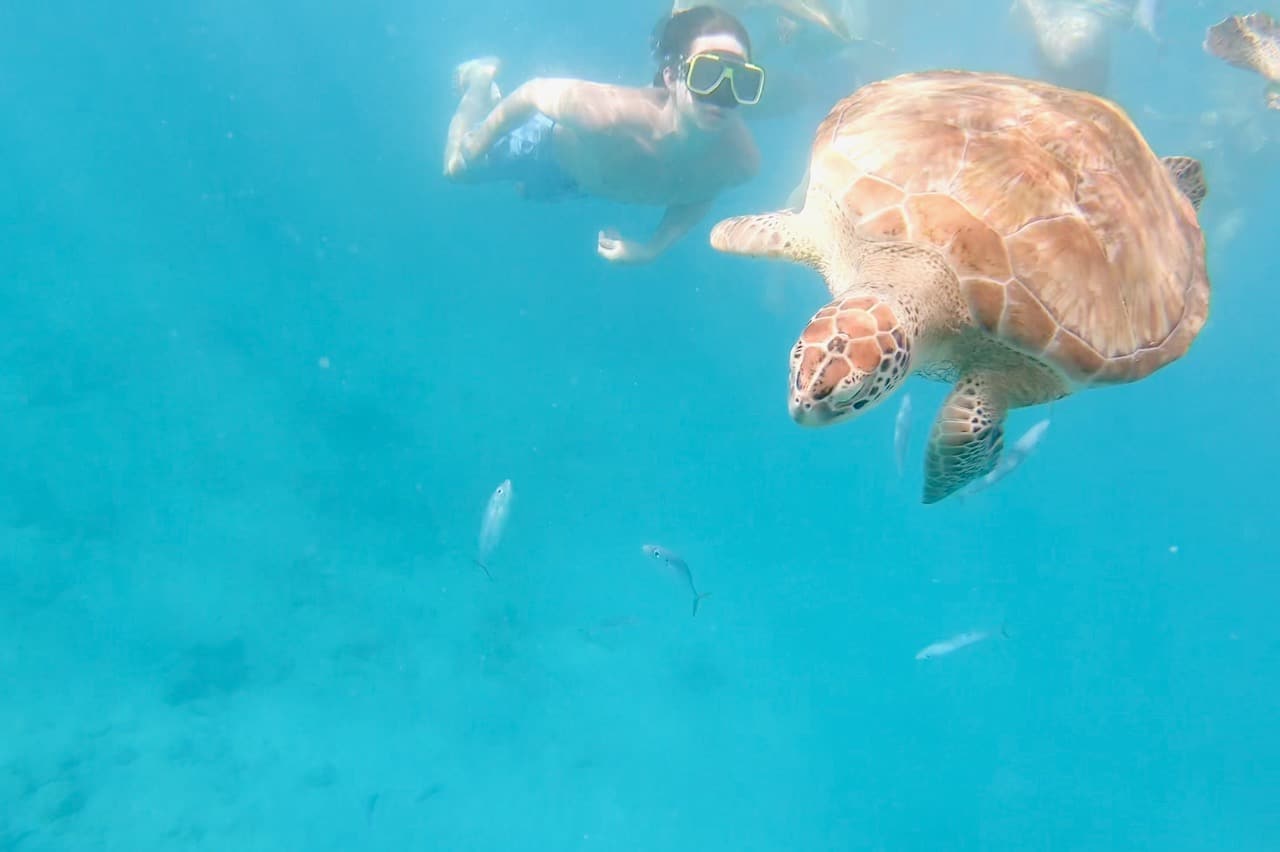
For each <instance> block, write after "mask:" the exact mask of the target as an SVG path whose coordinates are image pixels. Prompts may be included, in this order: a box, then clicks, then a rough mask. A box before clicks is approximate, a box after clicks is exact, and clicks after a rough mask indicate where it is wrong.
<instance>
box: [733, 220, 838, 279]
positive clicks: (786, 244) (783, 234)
mask: <svg viewBox="0 0 1280 852" xmlns="http://www.w3.org/2000/svg"><path fill="white" fill-rule="evenodd" d="M711 247H712V248H714V249H715V250H716V251H722V252H724V253H726V254H741V255H747V256H750V257H766V258H770V259H773V260H792V261H795V262H797V263H803V264H805V265H807V266H811V267H814V268H818V267H820V266H821V264H822V252H821V251H820V250H819V247H818V244H817V241H816V240H815V239H814V236H813V234H812V232H811V231H810V228H809V226H808V225H807V224H805V221H804V220H803V219H801V217H800V214H799V213H793V212H791V211H789V210H783V211H779V212H777V213H760V214H758V215H754V216H735V217H733V218H731V219H725V220H723V221H721V222H718V223H716V226H715V227H714V228H712V229H711Z"/></svg>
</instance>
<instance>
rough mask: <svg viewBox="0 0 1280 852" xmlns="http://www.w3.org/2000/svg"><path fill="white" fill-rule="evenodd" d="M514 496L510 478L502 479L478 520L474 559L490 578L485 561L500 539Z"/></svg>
mask: <svg viewBox="0 0 1280 852" xmlns="http://www.w3.org/2000/svg"><path fill="white" fill-rule="evenodd" d="M514 497H515V493H514V492H513V491H512V490H511V480H510V479H504V480H502V484H501V485H499V486H498V487H497V488H495V489H494V491H493V494H492V495H490V497H489V504H488V505H487V506H485V510H484V520H482V521H481V522H480V541H479V546H478V547H477V549H476V558H475V560H474V561H475V563H476V565H478V566H480V570H481V571H484V574H485V576H486V577H488V578H489V579H490V580H492V579H493V575H492V574H490V573H489V566H488V564H487V563H488V561H489V557H490V556H492V555H493V551H494V549H495V548H496V547H497V546H498V542H499V541H501V540H502V532H503V530H504V529H506V526H507V516H508V515H509V514H510V513H511V501H512V499H513V498H514Z"/></svg>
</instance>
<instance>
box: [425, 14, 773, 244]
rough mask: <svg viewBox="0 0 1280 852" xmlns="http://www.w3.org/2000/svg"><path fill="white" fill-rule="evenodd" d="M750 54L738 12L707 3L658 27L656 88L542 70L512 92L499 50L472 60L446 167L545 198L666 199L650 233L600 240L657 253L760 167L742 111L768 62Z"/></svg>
mask: <svg viewBox="0 0 1280 852" xmlns="http://www.w3.org/2000/svg"><path fill="white" fill-rule="evenodd" d="M750 55H751V43H750V40H749V38H748V36H747V32H746V30H745V29H744V28H743V26H742V24H741V23H739V22H738V20H737V19H736V18H734V17H733V16H732V15H729V14H728V13H726V12H724V11H722V10H720V9H716V8H714V7H710V6H698V7H695V8H693V9H689V10H688V11H685V12H681V13H679V14H675V15H672V16H671V17H670V18H669V19H667V20H666V21H665V23H664V24H662V25H661V28H660V29H659V31H658V32H657V33H656V35H655V39H654V57H655V59H657V61H658V72H657V74H656V75H655V77H654V85H653V86H647V87H644V88H634V87H624V86H613V85H607V84H603V83H592V82H589V81H586V80H574V79H554V78H536V79H533V80H530V81H528V82H526V83H524V84H523V85H521V86H519V87H517V88H516V89H515V91H513V92H512V93H511V94H509V95H508V96H507V97H505V98H501V95H500V92H499V91H498V87H497V84H496V83H495V82H494V78H495V76H496V75H497V72H498V61H497V60H496V59H492V58H485V59H473V60H471V61H469V62H464V63H462V64H461V65H459V66H458V69H457V71H456V75H455V80H456V83H457V86H458V89H459V92H460V93H461V101H460V103H459V104H458V111H457V113H456V114H455V115H454V118H453V121H452V122H451V123H450V125H449V136H448V141H447V144H446V147H445V165H444V173H445V175H446V176H448V177H450V178H452V179H454V180H457V181H461V182H468V183H480V182H488V181H502V180H508V181H514V182H516V183H517V184H518V188H519V190H520V193H521V195H522V196H524V197H525V198H528V199H534V200H555V199H562V198H572V197H575V196H582V195H589V196H595V197H597V198H605V199H609V200H613V201H620V202H623V203H627V204H650V205H661V206H664V207H665V208H666V212H665V214H664V215H663V217H662V221H661V223H660V224H659V225H658V228H657V231H656V232H655V233H654V234H653V236H652V237H651V238H650V239H649V240H648V241H646V242H638V241H632V240H627V239H623V238H621V237H619V236H617V235H613V234H609V233H606V232H604V231H601V232H600V235H599V237H598V241H597V251H598V253H599V254H600V256H601V257H603V258H605V259H606V260H610V261H615V262H628V263H645V262H648V261H650V260H653V259H654V258H655V257H657V256H658V255H660V254H662V252H663V251H665V250H666V249H667V248H669V247H670V246H671V245H672V244H673V243H675V242H676V241H677V240H678V239H680V237H682V236H684V235H685V234H686V233H688V231H689V230H690V229H691V228H692V227H693V226H694V225H695V224H697V222H698V221H699V220H700V219H701V218H702V217H703V216H704V215H705V214H706V213H707V211H708V210H709V208H710V206H711V202H712V201H713V200H714V199H715V197H716V196H717V195H718V194H719V193H720V192H721V191H723V190H725V189H727V188H729V187H732V186H736V185H739V184H742V183H745V182H746V181H747V180H749V179H750V178H752V177H753V176H754V175H755V174H756V172H757V170H758V169H759V163H760V155H759V151H758V150H757V148H756V145H755V142H754V140H753V139H752V138H751V134H750V132H749V131H748V130H747V128H746V126H745V125H744V124H743V122H742V119H741V117H740V116H739V115H738V113H737V112H736V111H735V108H736V107H738V106H752V105H754V104H756V103H758V102H759V101H760V98H761V96H762V95H763V93H764V70H763V69H762V68H760V67H759V66H756V65H753V64H751V62H750Z"/></svg>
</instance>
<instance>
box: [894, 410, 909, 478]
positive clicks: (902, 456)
mask: <svg viewBox="0 0 1280 852" xmlns="http://www.w3.org/2000/svg"><path fill="white" fill-rule="evenodd" d="M910 442H911V394H909V393H907V394H903V395H902V404H901V405H899V406H898V416H897V418H896V419H895V420H894V421H893V455H894V458H896V459H897V461H898V476H902V473H903V471H904V470H906V465H907V445H908V444H909V443H910Z"/></svg>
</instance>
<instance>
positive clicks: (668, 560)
mask: <svg viewBox="0 0 1280 852" xmlns="http://www.w3.org/2000/svg"><path fill="white" fill-rule="evenodd" d="M640 549H641V550H643V551H644V555H645V556H648V557H650V558H651V559H656V560H657V561H658V562H660V563H662V565H663V566H664V567H665V568H666V569H667V571H669V572H670V573H672V574H674V575H675V576H676V577H677V578H678V579H680V580H681V581H683V582H684V583H686V584H688V586H689V591H691V592H693V614H694V615H697V614H698V603H699V602H700V601H701V600H702V599H703V598H705V597H710V596H711V593H710V592H703V593H701V594H699V593H698V589H697V587H695V586H694V585H693V573H692V572H691V571H690V570H689V566H688V565H687V564H686V563H685V561H684V560H683V559H681V558H680V557H679V556H677V555H676V554H674V553H672V552H671V551H670V550H667V549H666V548H665V547H663V546H662V545H660V544H645V545H641V547H640Z"/></svg>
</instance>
